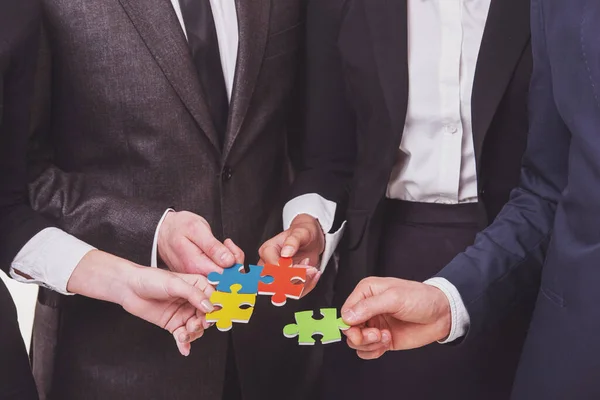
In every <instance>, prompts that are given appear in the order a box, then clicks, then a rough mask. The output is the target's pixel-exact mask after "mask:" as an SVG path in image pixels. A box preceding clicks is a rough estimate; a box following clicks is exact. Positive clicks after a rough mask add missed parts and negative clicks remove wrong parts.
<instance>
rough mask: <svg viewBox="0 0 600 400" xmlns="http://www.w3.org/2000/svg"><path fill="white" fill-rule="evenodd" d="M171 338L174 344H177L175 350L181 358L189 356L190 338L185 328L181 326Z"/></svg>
mask: <svg viewBox="0 0 600 400" xmlns="http://www.w3.org/2000/svg"><path fill="white" fill-rule="evenodd" d="M173 337H174V338H175V343H177V348H178V349H179V352H180V353H181V355H182V356H185V357H187V356H189V355H190V351H191V349H192V347H191V345H190V342H189V341H190V339H191V336H190V335H189V334H188V333H187V331H186V330H185V327H184V326H182V327H180V328H178V329H176V330H175V332H173Z"/></svg>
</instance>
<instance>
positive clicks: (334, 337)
mask: <svg viewBox="0 0 600 400" xmlns="http://www.w3.org/2000/svg"><path fill="white" fill-rule="evenodd" d="M320 311H321V315H322V316H323V319H314V318H313V312H312V311H301V312H297V313H296V314H295V318H296V323H295V324H289V325H286V326H285V328H283V334H284V335H285V337H287V338H293V337H296V336H298V343H299V344H302V345H313V344H315V339H313V335H316V334H319V335H321V343H322V344H328V343H335V342H339V341H340V340H342V334H341V333H340V329H341V330H343V331H345V330H346V329H349V328H350V326H348V325H346V324H345V323H344V321H342V319H341V318H338V317H337V310H336V309H335V308H322V309H321V310H320Z"/></svg>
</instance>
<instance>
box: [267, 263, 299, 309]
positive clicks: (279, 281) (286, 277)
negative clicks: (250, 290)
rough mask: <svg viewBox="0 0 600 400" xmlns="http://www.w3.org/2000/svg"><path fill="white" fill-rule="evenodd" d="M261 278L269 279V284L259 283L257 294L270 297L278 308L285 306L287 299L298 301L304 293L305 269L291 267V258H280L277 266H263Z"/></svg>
mask: <svg viewBox="0 0 600 400" xmlns="http://www.w3.org/2000/svg"><path fill="white" fill-rule="evenodd" d="M262 276H263V277H271V278H272V279H273V280H272V281H271V282H270V283H267V282H260V283H259V284H258V294H263V295H271V303H273V305H276V306H278V307H280V306H283V305H285V303H286V301H287V299H288V298H291V299H299V298H300V296H302V292H303V291H304V283H305V282H306V268H294V267H292V259H291V258H281V259H280V260H279V265H272V264H265V266H264V268H263V271H262Z"/></svg>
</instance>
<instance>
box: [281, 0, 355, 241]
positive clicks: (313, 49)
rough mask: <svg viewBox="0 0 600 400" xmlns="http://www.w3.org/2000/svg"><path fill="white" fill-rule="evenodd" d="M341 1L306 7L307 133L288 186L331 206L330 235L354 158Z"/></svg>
mask: <svg viewBox="0 0 600 400" xmlns="http://www.w3.org/2000/svg"><path fill="white" fill-rule="evenodd" d="M344 3H345V2H342V1H322V0H310V1H309V3H308V11H307V26H306V32H307V40H306V46H307V58H306V62H307V75H306V84H307V103H306V121H305V129H306V132H305V135H304V142H303V145H302V157H301V159H300V160H299V163H298V164H299V170H298V174H297V176H296V179H295V182H294V185H293V188H292V197H293V198H295V197H298V196H301V195H304V194H309V193H316V194H318V195H320V196H321V197H323V198H324V199H326V200H328V201H332V202H334V203H336V205H337V207H336V218H335V220H336V222H335V223H334V224H333V231H336V230H338V229H339V227H340V226H341V224H342V221H343V220H344V211H345V209H346V204H347V202H348V187H349V185H350V182H351V179H352V175H353V170H354V162H355V158H356V138H355V131H356V127H355V116H354V112H353V110H352V108H351V106H350V104H349V103H348V100H347V96H346V87H345V82H344V71H343V64H342V59H341V55H340V51H339V48H338V45H337V41H338V35H339V30H340V25H341V21H342V19H343V12H344Z"/></svg>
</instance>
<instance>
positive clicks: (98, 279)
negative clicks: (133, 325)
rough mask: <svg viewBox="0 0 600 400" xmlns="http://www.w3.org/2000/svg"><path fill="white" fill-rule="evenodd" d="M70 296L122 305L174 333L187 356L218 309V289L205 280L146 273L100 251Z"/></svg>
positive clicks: (85, 263)
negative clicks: (212, 297) (208, 317)
mask: <svg viewBox="0 0 600 400" xmlns="http://www.w3.org/2000/svg"><path fill="white" fill-rule="evenodd" d="M67 290H68V291H69V292H71V293H76V294H80V295H84V296H87V297H91V298H95V299H98V300H105V301H110V302H113V303H116V304H119V305H121V306H122V307H123V308H124V309H125V310H126V311H127V312H129V313H130V314H132V315H135V316H136V317H139V318H142V319H144V320H146V321H148V322H150V323H153V324H155V325H158V326H159V327H161V328H163V329H166V330H168V331H169V332H170V333H172V334H173V336H174V337H175V340H176V342H177V347H178V348H179V351H180V352H181V354H183V355H185V356H187V355H189V353H190V343H191V342H193V341H194V340H196V339H198V338H200V337H202V335H203V334H204V330H205V329H207V328H208V327H209V326H210V325H209V324H208V323H207V322H206V320H205V318H204V317H205V313H208V312H211V311H213V309H214V307H213V305H212V304H211V302H210V301H209V297H210V294H211V293H212V291H213V290H214V289H213V287H212V286H211V285H210V284H208V282H207V280H206V278H204V277H203V276H200V275H185V274H175V273H172V272H168V271H164V270H160V269H157V268H147V267H141V266H139V265H136V264H133V263H130V262H129V261H126V260H123V259H121V258H118V257H115V256H112V255H110V254H107V253H103V252H101V251H98V250H93V251H91V252H89V253H88V254H86V255H85V257H83V259H82V260H81V261H80V262H79V264H78V265H77V267H76V268H75V270H74V272H73V274H72V275H71V278H70V279H69V283H68V287H67Z"/></svg>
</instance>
